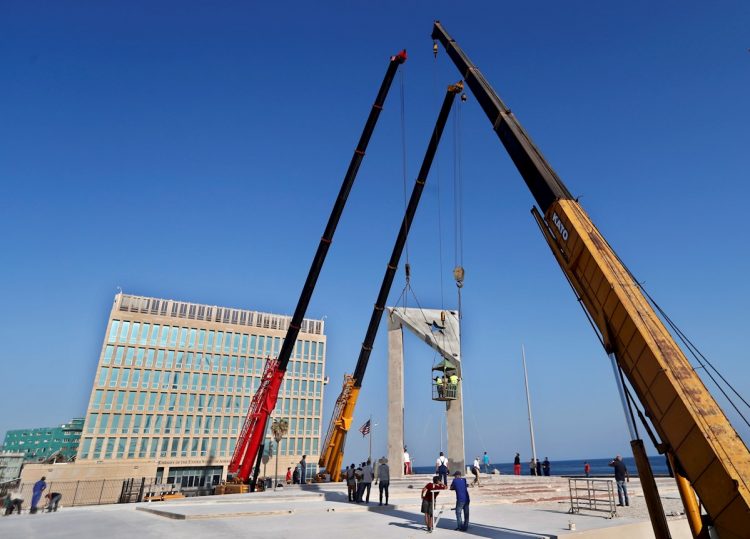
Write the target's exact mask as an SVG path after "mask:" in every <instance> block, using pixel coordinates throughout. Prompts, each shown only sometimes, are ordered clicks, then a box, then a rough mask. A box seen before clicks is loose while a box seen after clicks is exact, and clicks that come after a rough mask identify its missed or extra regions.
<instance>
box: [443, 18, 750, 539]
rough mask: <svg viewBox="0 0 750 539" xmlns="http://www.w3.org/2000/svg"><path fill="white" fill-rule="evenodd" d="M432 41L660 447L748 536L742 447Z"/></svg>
mask: <svg viewBox="0 0 750 539" xmlns="http://www.w3.org/2000/svg"><path fill="white" fill-rule="evenodd" d="M432 38H433V39H434V40H436V41H440V42H441V43H442V45H443V47H445V50H446V52H447V53H448V56H449V57H450V59H451V60H452V61H453V62H454V64H455V65H456V67H457V68H458V70H459V72H460V73H461V75H462V76H463V77H464V80H465V82H466V84H467V86H468V87H469V88H470V89H471V91H472V93H473V94H474V96H475V97H476V98H477V101H478V103H479V105H480V106H481V107H482V109H483V110H484V112H485V114H486V115H487V117H488V119H489V120H490V122H491V124H492V126H493V130H494V131H495V132H496V134H497V135H498V137H499V139H500V141H501V142H502V143H503V145H504V146H505V149H506V150H507V152H508V154H509V155H510V157H511V159H512V160H513V162H514V164H515V165H516V168H518V171H519V172H520V173H521V176H522V178H523V179H524V181H525V182H526V184H527V186H528V187H529V190H530V191H531V193H532V195H533V196H534V198H535V200H536V202H537V204H538V205H539V208H540V210H541V211H539V210H537V209H536V208H534V209H533V210H532V213H533V215H534V217H535V219H536V221H537V223H538V224H539V226H540V228H541V229H542V231H543V233H544V236H545V238H546V240H547V243H548V244H549V247H550V248H551V249H552V252H553V254H554V256H555V258H556V259H557V261H558V263H559V264H560V267H561V268H562V270H563V272H564V273H565V275H566V277H567V278H568V280H569V282H570V283H571V285H572V287H573V288H574V290H575V292H576V294H577V295H578V296H579V298H580V301H581V303H582V304H583V306H584V307H585V309H586V311H587V312H588V314H589V316H590V317H591V319H592V320H593V322H594V324H595V325H596V328H597V329H598V331H599V333H600V335H601V338H602V342H603V344H604V347H605V349H606V351H607V353H608V354H611V355H613V356H614V358H615V359H616V361H617V364H618V365H619V368H620V369H622V372H623V373H624V375H625V377H627V379H628V381H629V382H630V385H631V386H632V387H633V390H634V391H635V393H636V395H637V397H638V399H639V400H640V402H641V404H642V405H643V407H644V409H645V410H646V415H647V416H648V417H649V418H650V420H651V422H652V424H653V425H654V428H655V430H656V431H657V433H658V434H659V436H660V437H661V442H662V443H661V446H662V447H661V449H662V450H665V451H666V452H667V453H668V454H669V455H670V456H671V457H673V458H674V459H675V460H676V462H677V464H678V465H679V466H678V468H679V471H680V472H684V477H685V479H686V480H687V481H689V484H690V485H692V488H693V489H694V490H695V492H696V493H697V494H698V496H699V498H700V501H701V502H702V504H703V506H704V507H705V510H706V512H707V513H708V517H709V521H710V522H709V524H711V525H713V526H714V528H715V530H716V532H718V534H719V536H720V537H721V538H722V539H735V538H736V539H740V538H745V539H747V538H748V537H750V489H749V488H748V481H750V452H749V451H748V449H747V446H746V445H745V444H744V442H743V441H742V439H741V438H740V437H739V435H738V434H737V432H736V431H735V430H734V428H733V427H732V425H731V424H730V423H729V420H728V419H727V417H726V416H725V415H724V412H723V411H722V410H721V408H720V407H719V405H718V404H717V403H716V401H715V400H714V398H713V397H712V396H711V394H710V393H709V391H708V390H707V389H706V387H705V385H704V384H703V382H702V380H701V379H700V377H699V376H698V374H697V373H696V372H695V370H694V369H693V367H692V366H691V365H690V362H689V361H688V360H687V358H686V357H685V354H684V353H683V352H682V350H681V349H680V348H679V346H678V345H677V343H676V342H675V341H674V339H673V338H672V336H671V334H670V333H669V331H668V330H667V328H666V327H665V326H664V324H663V323H662V321H661V320H660V319H659V317H658V315H657V314H656V312H655V311H654V309H653V308H652V307H651V305H650V304H649V302H648V301H647V299H646V298H645V297H644V295H643V293H642V292H641V290H640V288H639V286H638V284H637V283H636V282H635V280H634V279H633V277H632V276H631V275H630V273H629V272H628V270H627V268H626V267H625V266H624V265H623V264H622V262H621V261H620V259H619V258H618V257H617V255H616V254H615V252H614V251H613V250H612V248H611V247H610V246H609V244H608V243H607V241H606V240H605V239H604V237H603V236H602V235H601V233H600V232H599V230H598V229H597V228H596V226H594V224H593V223H592V222H591V219H589V217H588V215H587V214H586V212H585V211H584V210H583V208H582V207H581V206H580V204H579V203H578V202H577V201H576V200H574V199H573V197H572V196H571V195H570V192H569V191H568V189H567V187H566V186H565V184H564V183H563V182H562V180H561V179H560V178H559V177H558V176H557V174H556V173H555V172H554V170H553V169H552V167H551V166H550V164H549V163H548V162H547V161H546V159H545V158H544V156H543V155H542V154H541V152H540V151H539V150H538V148H536V146H535V145H534V143H533V142H532V141H531V138H530V137H529V136H528V134H527V133H526V132H525V131H524V129H523V127H522V126H521V124H520V123H519V122H518V120H517V119H516V118H515V116H514V115H513V113H512V112H511V111H510V109H509V108H508V107H507V106H506V105H505V104H504V103H503V102H502V100H501V99H500V98H499V97H498V95H497V94H496V93H495V91H494V90H493V89H492V87H491V86H490V85H489V83H488V82H487V81H486V80H485V78H484V76H483V75H482V74H481V73H480V72H479V70H478V69H477V68H476V66H474V64H473V63H472V62H471V61H470V60H469V58H468V57H467V56H466V54H465V53H464V52H463V50H461V48H460V47H459V46H458V45H457V44H456V42H455V40H453V38H451V37H450V36H449V35H448V33H447V32H446V31H445V29H444V28H443V26H442V25H441V24H440V23H439V22H435V25H434V27H433V32H432ZM641 447H642V442H641ZM635 448H636V447H635V446H634V449H635ZM640 457H641V458H640V459H639V455H638V453H636V461H637V462H638V464H639V472H640V473H641V474H642V475H646V476H648V477H651V478H652V476H651V473H650V469H648V470H646V469H641V466H644V468H649V467H648V461H647V460H646V459H645V451H642V453H641V455H640ZM639 461H640V462H639ZM652 481H653V479H652ZM678 483H679V481H678ZM644 490H645V486H644ZM681 493H682V495H683V500H684V501H685V503H686V507H687V509H688V511H689V512H692V513H694V512H693V511H691V510H690V507H688V506H689V505H690V500H689V498H690V497H691V496H692V493H690V495H686V493H685V491H684V490H682V491H681ZM654 494H655V491H654V493H652V496H653V495H654ZM647 501H649V500H648V499H647ZM655 501H656V503H658V496H657V497H656V500H655ZM693 505H694V498H693ZM649 512H650V513H651V519H652V523H653V524H654V529H655V532H656V533H657V536H658V537H668V536H669V531H668V530H666V531H664V530H665V528H666V525H665V524H666V521H664V519H663V513H662V515H661V520H662V521H663V522H664V526H663V527H662V528H659V526H658V525H657V524H658V523H657V521H658V520H659V518H657V516H655V515H654V512H653V506H652V504H651V503H649ZM691 528H692V531H693V534H694V535H695V536H696V537H697V536H705V535H706V533H707V531H706V528H704V527H702V522H700V519H699V518H698V521H697V522H696V521H695V520H691Z"/></svg>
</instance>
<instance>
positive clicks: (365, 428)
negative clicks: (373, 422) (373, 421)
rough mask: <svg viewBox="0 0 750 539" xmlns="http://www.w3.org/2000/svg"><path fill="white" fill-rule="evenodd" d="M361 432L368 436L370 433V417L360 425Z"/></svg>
mask: <svg viewBox="0 0 750 539" xmlns="http://www.w3.org/2000/svg"><path fill="white" fill-rule="evenodd" d="M359 432H361V433H362V436H367V435H368V434H370V420H369V419H368V420H367V421H366V422H365V424H364V425H362V426H361V427H359Z"/></svg>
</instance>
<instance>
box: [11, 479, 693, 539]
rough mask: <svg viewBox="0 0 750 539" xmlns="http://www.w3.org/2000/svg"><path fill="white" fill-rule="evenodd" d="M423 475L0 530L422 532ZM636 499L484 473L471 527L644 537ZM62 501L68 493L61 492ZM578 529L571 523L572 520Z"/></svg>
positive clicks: (671, 508) (503, 535) (68, 514)
mask: <svg viewBox="0 0 750 539" xmlns="http://www.w3.org/2000/svg"><path fill="white" fill-rule="evenodd" d="M426 480H427V478H426V476H425V477H424V478H422V477H415V478H412V481H394V482H393V484H392V486H391V499H390V502H391V505H389V506H383V507H379V506H378V503H377V490H376V487H375V486H374V487H375V488H374V489H373V492H372V494H371V498H370V501H371V503H370V504H367V505H365V504H352V503H349V502H347V500H346V493H345V492H344V487H343V484H334V485H330V484H328V485H320V486H318V485H312V486H308V487H306V488H305V489H300V488H287V489H284V490H283V491H277V492H264V493H255V494H246V495H231V496H211V497H204V498H191V499H185V500H179V501H172V502H155V503H142V504H123V505H109V506H96V507H74V508H65V507H64V508H63V509H61V510H60V511H59V512H57V513H52V514H38V515H29V514H22V515H20V516H16V515H13V516H9V517H4V518H0V537H2V538H3V539H5V538H8V539H11V538H16V537H18V538H31V539H34V538H39V539H55V538H71V537H83V538H87V537H106V538H107V539H120V538H123V539H125V538H128V539H130V538H132V537H138V539H147V538H159V539H163V538H165V537H172V536H175V537H177V536H180V537H182V536H185V534H187V536H198V537H211V538H212V539H219V538H223V537H231V538H236V537H258V538H266V537H268V538H274V539H279V538H287V537H288V538H294V539H299V538H301V537H304V538H324V539H337V538H342V539H343V538H346V539H351V538H352V537H378V538H381V539H387V538H391V537H393V538H402V537H403V538H406V537H424V536H426V535H427V534H426V532H425V530H424V521H423V517H422V515H421V513H419V489H420V487H421V486H422V484H423V483H425V482H426ZM673 484H674V483H673V482H670V481H664V482H663V483H662V485H661V492H662V495H663V500H664V504H665V509H666V512H667V513H670V512H675V513H676V512H678V511H681V505H680V503H679V499H677V498H676V493H674V492H672V491H671V490H670V486H671V485H673ZM631 491H633V496H632V499H631V507H625V508H617V509H618V516H617V517H615V518H612V519H610V518H606V517H605V516H602V515H601V514H596V513H588V514H577V515H570V514H569V513H568V509H569V508H570V502H569V498H568V487H567V480H563V479H560V478H530V477H529V478H524V477H521V478H515V477H507V476H502V477H498V476H494V477H487V478H486V480H485V484H484V485H483V486H482V487H481V488H474V489H471V491H470V492H471V497H472V503H471V527H470V529H469V531H468V532H467V533H466V534H463V535H467V536H477V537H488V538H498V539H511V538H513V539H517V538H531V537H537V538H542V537H549V538H555V537H565V536H568V537H571V539H572V537H575V538H576V539H579V538H590V537H591V538H593V537H597V538H612V539H614V538H620V537H622V538H633V539H636V538H639V537H653V534H652V533H650V526H649V524H648V517H647V512H646V509H645V504H644V501H643V498H642V497H641V496H639V492H640V489H639V487H638V484H637V482H635V481H634V482H632V483H631ZM453 500H454V497H453V495H452V493H443V494H441V495H440V497H439V498H438V506H443V508H444V512H443V515H442V518H441V520H440V523H439V525H438V529H436V530H435V532H434V533H433V534H431V537H448V536H456V535H457V534H461V532H457V531H454V528H455V515H454V513H453V511H452V510H451V509H452V507H453ZM63 502H64V500H63ZM571 522H572V523H574V524H575V528H576V530H575V531H570V530H569V529H568V528H569V525H570V523H571ZM672 525H673V526H675V530H674V531H675V537H676V538H677V537H689V533H688V534H687V535H683V532H684V531H686V530H687V524H686V521H685V520H684V519H680V518H679V517H677V518H676V519H673V522H672Z"/></svg>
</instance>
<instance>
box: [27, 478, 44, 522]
mask: <svg viewBox="0 0 750 539" xmlns="http://www.w3.org/2000/svg"><path fill="white" fill-rule="evenodd" d="M45 479H47V478H46V477H44V476H42V478H41V479H40V480H39V481H37V482H36V483H34V490H33V493H32V495H31V507H30V508H29V513H31V514H32V515H33V514H34V513H36V510H37V508H36V506H37V504H38V503H39V500H40V499H41V498H42V492H44V489H46V488H47V483H45V482H44V480H45Z"/></svg>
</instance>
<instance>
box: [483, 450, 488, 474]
mask: <svg viewBox="0 0 750 539" xmlns="http://www.w3.org/2000/svg"><path fill="white" fill-rule="evenodd" d="M482 465H483V466H484V473H490V456H489V455H488V454H487V451H485V452H484V455H483V456H482Z"/></svg>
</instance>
